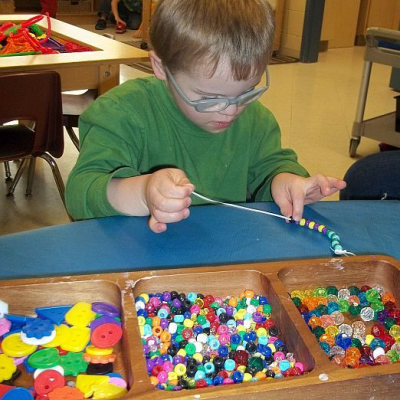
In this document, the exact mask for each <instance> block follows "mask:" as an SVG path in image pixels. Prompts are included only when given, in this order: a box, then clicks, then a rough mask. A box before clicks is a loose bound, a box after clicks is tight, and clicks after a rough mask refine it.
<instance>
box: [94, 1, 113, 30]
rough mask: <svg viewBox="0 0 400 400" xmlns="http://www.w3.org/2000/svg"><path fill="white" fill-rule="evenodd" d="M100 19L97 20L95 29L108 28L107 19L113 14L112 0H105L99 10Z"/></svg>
mask: <svg viewBox="0 0 400 400" xmlns="http://www.w3.org/2000/svg"><path fill="white" fill-rule="evenodd" d="M97 15H98V17H99V19H98V20H97V22H96V25H95V29H96V30H98V31H101V30H104V29H106V28H107V20H108V19H110V16H111V0H103V1H102V2H101V5H100V8H99V10H98V12H97Z"/></svg>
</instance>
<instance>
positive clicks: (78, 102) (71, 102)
mask: <svg viewBox="0 0 400 400" xmlns="http://www.w3.org/2000/svg"><path fill="white" fill-rule="evenodd" d="M97 95H98V94H97V90H96V89H88V90H86V91H85V92H84V93H81V94H75V93H71V92H64V93H62V108H63V125H64V126H65V130H66V131H67V133H68V135H69V137H70V138H71V140H72V143H73V144H74V145H75V147H76V148H77V150H78V151H79V139H78V137H77V135H76V134H75V131H74V128H78V120H79V117H80V115H81V114H82V113H83V111H85V110H86V108H88V107H89V106H90V104H91V103H92V102H93V101H94V100H95V99H96V97H97Z"/></svg>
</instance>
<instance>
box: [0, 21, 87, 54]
mask: <svg viewBox="0 0 400 400" xmlns="http://www.w3.org/2000/svg"><path fill="white" fill-rule="evenodd" d="M44 17H46V20H47V30H46V33H43V31H42V30H41V29H40V27H39V26H38V25H37V23H38V22H40V21H41V20H42V19H43V18H44ZM50 35H51V19H50V17H49V15H48V13H46V14H44V15H43V14H42V15H37V16H35V17H32V18H30V19H28V20H26V21H23V22H21V23H19V24H14V23H13V22H4V23H3V24H2V25H0V57H10V56H26V55H33V54H57V53H74V52H81V51H92V49H91V48H90V47H88V46H82V45H80V44H77V43H74V42H71V41H66V42H64V43H59V42H58V41H57V40H55V39H53V38H51V37H50Z"/></svg>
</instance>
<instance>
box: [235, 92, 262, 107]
mask: <svg viewBox="0 0 400 400" xmlns="http://www.w3.org/2000/svg"><path fill="white" fill-rule="evenodd" d="M264 92H265V90H263V91H258V90H254V91H251V92H249V93H245V94H244V95H243V96H242V98H241V99H240V100H239V102H238V106H239V107H240V106H244V105H246V104H249V103H251V102H253V101H255V100H257V99H259V98H260V97H261V95H262V94H263V93H264Z"/></svg>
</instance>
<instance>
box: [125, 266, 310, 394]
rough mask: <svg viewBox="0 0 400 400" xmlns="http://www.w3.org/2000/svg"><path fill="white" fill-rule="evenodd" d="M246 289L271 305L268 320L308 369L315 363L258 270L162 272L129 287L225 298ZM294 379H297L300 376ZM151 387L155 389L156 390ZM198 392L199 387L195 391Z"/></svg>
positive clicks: (138, 289) (136, 289)
mask: <svg viewBox="0 0 400 400" xmlns="http://www.w3.org/2000/svg"><path fill="white" fill-rule="evenodd" d="M246 289H250V290H253V291H254V292H255V293H256V294H257V295H264V296H266V297H267V300H268V302H269V303H270V304H271V307H272V319H273V320H274V321H275V322H276V325H277V326H278V327H279V329H280V334H279V337H280V338H281V339H282V340H283V341H284V342H285V343H286V347H287V349H288V351H290V352H292V353H294V355H295V358H296V360H298V361H301V362H302V363H303V364H304V368H305V371H307V372H310V371H312V370H313V368H314V365H315V362H314V359H313V357H312V355H311V353H310V351H309V350H308V348H307V346H306V344H305V343H304V341H303V339H302V337H301V336H300V335H299V333H298V331H297V329H296V326H295V324H294V323H293V321H292V319H291V318H290V316H289V314H288V313H287V311H286V309H285V308H284V307H282V304H281V300H280V296H279V295H278V293H277V292H276V291H275V290H274V288H273V286H272V285H271V282H270V281H269V279H268V278H267V277H266V276H265V275H264V274H263V273H261V272H259V271H255V270H240V271H221V272H211V271H210V272H206V273H187V274H185V273H183V274H178V275H163V276H159V277H151V278H144V279H140V280H138V281H136V282H135V284H134V285H133V287H132V290H133V294H134V296H135V297H136V296H139V295H140V294H141V293H143V292H145V293H157V292H161V293H162V292H164V291H172V290H176V291H177V292H178V293H182V292H183V293H188V292H195V293H202V294H204V295H207V294H212V295H214V296H220V297H222V298H225V297H227V296H239V295H240V293H242V292H243V291H245V290H246ZM148 379H150V378H148ZM286 379H291V378H284V379H283V380H286ZM295 379H301V377H297V378H295ZM271 383H273V381H268V384H271ZM233 386H238V385H233ZM154 390H156V391H157V389H154ZM201 392H202V391H201V390H200V391H199V393H201ZM190 393H192V391H190Z"/></svg>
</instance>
